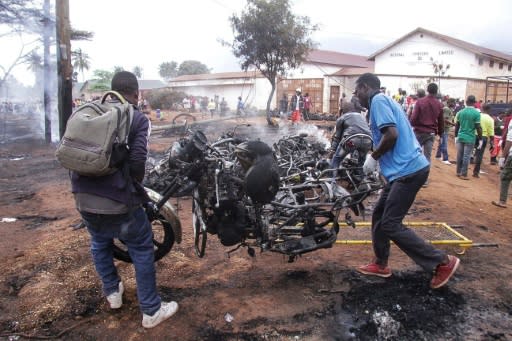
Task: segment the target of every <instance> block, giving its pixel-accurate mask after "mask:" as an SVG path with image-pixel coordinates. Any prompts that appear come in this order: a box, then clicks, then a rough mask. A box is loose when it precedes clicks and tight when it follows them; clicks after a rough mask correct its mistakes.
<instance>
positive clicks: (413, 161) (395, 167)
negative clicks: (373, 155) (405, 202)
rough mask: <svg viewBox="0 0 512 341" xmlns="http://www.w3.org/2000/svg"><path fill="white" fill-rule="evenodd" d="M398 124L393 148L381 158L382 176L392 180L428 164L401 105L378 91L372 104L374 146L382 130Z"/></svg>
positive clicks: (371, 125)
mask: <svg viewBox="0 0 512 341" xmlns="http://www.w3.org/2000/svg"><path fill="white" fill-rule="evenodd" d="M385 127H395V128H396V130H397V131H398V138H397V140H396V143H395V145H394V146H393V148H392V149H390V150H388V151H387V152H386V153H385V154H383V155H382V156H381V157H380V158H379V165H380V170H381V173H382V175H384V177H385V178H386V180H388V181H389V182H391V181H394V180H396V179H398V178H400V177H403V176H406V175H409V174H412V173H415V172H417V171H419V170H421V169H423V168H425V167H427V166H428V165H429V162H428V160H427V159H426V158H425V156H424V155H423V152H422V150H421V147H420V144H419V143H418V140H417V139H416V136H415V135H414V132H413V130H412V127H411V124H410V123H409V120H408V119H407V117H406V116H405V114H404V111H403V110H402V108H401V107H400V106H399V105H398V103H396V102H395V101H393V100H392V99H391V98H390V97H387V96H385V95H384V94H377V95H375V96H374V97H373V98H372V101H371V105H370V129H371V131H372V136H373V143H374V149H376V147H377V146H378V145H379V143H380V140H381V139H382V133H381V132H380V129H382V128H385Z"/></svg>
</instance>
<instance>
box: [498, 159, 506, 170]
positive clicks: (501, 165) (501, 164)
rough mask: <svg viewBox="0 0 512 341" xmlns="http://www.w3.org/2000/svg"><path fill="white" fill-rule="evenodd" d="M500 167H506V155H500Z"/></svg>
mask: <svg viewBox="0 0 512 341" xmlns="http://www.w3.org/2000/svg"><path fill="white" fill-rule="evenodd" d="M498 167H500V168H503V167H505V158H504V157H500V158H499V159H498Z"/></svg>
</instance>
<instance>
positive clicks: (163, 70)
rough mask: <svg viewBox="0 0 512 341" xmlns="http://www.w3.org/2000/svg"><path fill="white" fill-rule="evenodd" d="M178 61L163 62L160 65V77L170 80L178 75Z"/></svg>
mask: <svg viewBox="0 0 512 341" xmlns="http://www.w3.org/2000/svg"><path fill="white" fill-rule="evenodd" d="M177 67H178V63H176V62H174V61H173V62H163V63H162V64H160V65H159V66H158V74H159V75H160V77H162V78H163V79H165V80H166V81H169V80H170V79H171V78H173V77H176V76H177V75H178V69H177Z"/></svg>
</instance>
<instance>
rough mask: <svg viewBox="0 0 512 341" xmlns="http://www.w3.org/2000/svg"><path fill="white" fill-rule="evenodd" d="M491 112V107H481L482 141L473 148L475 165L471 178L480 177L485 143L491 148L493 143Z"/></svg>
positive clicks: (487, 105)
mask: <svg viewBox="0 0 512 341" xmlns="http://www.w3.org/2000/svg"><path fill="white" fill-rule="evenodd" d="M490 112H491V106H490V105H489V104H484V105H483V106H482V112H481V113H480V126H481V127H482V139H481V140H479V141H477V146H476V147H475V165H474V166H473V177H474V178H479V177H480V167H481V165H482V158H483V156H484V153H485V147H487V142H489V144H490V145H491V147H492V146H493V143H494V120H493V119H492V117H491V115H489V113H490Z"/></svg>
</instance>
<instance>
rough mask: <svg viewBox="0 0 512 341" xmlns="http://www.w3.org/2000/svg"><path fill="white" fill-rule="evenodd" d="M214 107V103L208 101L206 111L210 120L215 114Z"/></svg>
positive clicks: (211, 100)
mask: <svg viewBox="0 0 512 341" xmlns="http://www.w3.org/2000/svg"><path fill="white" fill-rule="evenodd" d="M215 107H216V104H215V101H214V100H213V98H212V99H210V102H208V106H207V108H208V111H209V112H210V115H211V118H213V114H214V113H215V110H216V109H215Z"/></svg>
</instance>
